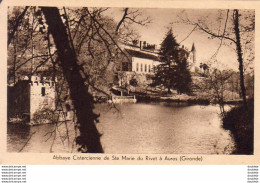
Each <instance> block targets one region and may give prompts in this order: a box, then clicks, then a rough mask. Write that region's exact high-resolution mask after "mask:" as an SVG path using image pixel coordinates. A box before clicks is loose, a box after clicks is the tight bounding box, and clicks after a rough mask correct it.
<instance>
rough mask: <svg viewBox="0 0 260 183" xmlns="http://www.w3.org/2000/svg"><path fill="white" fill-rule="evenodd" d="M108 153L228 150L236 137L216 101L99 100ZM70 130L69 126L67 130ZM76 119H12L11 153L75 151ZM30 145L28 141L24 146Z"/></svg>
mask: <svg viewBox="0 0 260 183" xmlns="http://www.w3.org/2000/svg"><path fill="white" fill-rule="evenodd" d="M95 112H97V113H100V117H99V120H100V122H99V123H98V124H97V128H98V130H99V132H100V133H101V134H102V136H101V143H102V146H103V148H104V152H105V153H116V154H119V153H124V154H135V153H138V154H144V153H149V154H157V153H161V154H189V153H192V154H230V153H231V152H232V150H233V149H234V141H233V138H232V136H231V133H230V131H228V130H225V129H223V128H222V122H221V120H220V118H219V115H218V112H219V109H218V107H217V106H214V105H209V106H200V105H190V106H189V105H184V104H169V103H137V104H122V105H117V106H116V108H113V107H112V108H111V107H110V106H108V104H98V105H96V108H95ZM66 129H68V130H66ZM75 136H77V134H76V132H75V130H74V123H73V122H67V123H66V124H65V123H60V124H57V125H55V124H46V125H39V126H21V125H14V124H8V132H7V150H8V151H9V152H19V151H21V152H76V148H75V146H74V145H73V144H75V143H74V142H75V141H74V140H75ZM25 144H26V145H25Z"/></svg>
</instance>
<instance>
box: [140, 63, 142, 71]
mask: <svg viewBox="0 0 260 183" xmlns="http://www.w3.org/2000/svg"><path fill="white" fill-rule="evenodd" d="M140 71H141V72H143V64H141V69H140Z"/></svg>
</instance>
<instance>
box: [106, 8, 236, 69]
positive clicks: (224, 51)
mask: <svg viewBox="0 0 260 183" xmlns="http://www.w3.org/2000/svg"><path fill="white" fill-rule="evenodd" d="M140 10H141V11H142V16H143V17H147V16H149V17H150V18H151V19H152V23H150V24H148V25H147V26H140V25H135V27H134V28H135V29H136V30H137V31H138V33H139V34H140V40H141V41H146V42H148V43H150V44H157V45H158V47H160V43H161V42H162V41H163V39H164V37H165V35H166V33H167V31H168V30H169V27H172V29H173V34H174V36H175V37H176V40H177V42H181V41H182V40H183V39H185V38H186V37H187V36H188V35H189V34H190V32H191V31H192V29H193V28H194V26H193V25H187V24H183V23H177V21H178V20H179V18H178V15H181V14H182V13H183V11H185V13H186V15H187V16H188V17H189V18H190V19H192V20H193V19H194V20H195V19H197V18H200V17H204V18H206V19H207V21H209V22H211V23H212V25H216V22H214V21H216V16H217V14H218V10H201V9H196V10H195V9H194V10H192V9H186V10H184V9H170V8H169V9H159V8H154V9H148V8H147V9H140ZM106 14H107V16H110V17H113V18H114V20H115V21H116V22H119V21H120V19H121V18H122V16H123V12H122V8H121V9H119V8H111V9H109V10H107V12H106ZM182 15H183V14H182ZM224 17H225V16H224ZM224 22H225V21H223V25H224ZM222 29H223V30H224V26H223V27H220V31H223V30H222ZM193 43H194V44H195V48H196V51H197V53H196V54H197V61H198V62H203V63H206V62H207V61H208V60H210V58H211V57H212V56H213V55H214V53H215V52H216V51H217V49H218V47H219V44H220V40H218V39H208V35H207V34H206V33H202V32H199V31H194V32H192V34H191V35H190V36H189V37H188V38H187V39H185V41H183V42H182V43H181V45H184V46H185V47H187V48H188V49H191V47H192V44H193ZM217 59H218V61H219V62H220V63H221V64H219V67H220V68H221V67H222V68H230V69H233V70H238V63H237V56H236V52H235V51H234V49H231V48H230V47H227V46H222V47H221V48H220V50H219V52H218V55H217Z"/></svg>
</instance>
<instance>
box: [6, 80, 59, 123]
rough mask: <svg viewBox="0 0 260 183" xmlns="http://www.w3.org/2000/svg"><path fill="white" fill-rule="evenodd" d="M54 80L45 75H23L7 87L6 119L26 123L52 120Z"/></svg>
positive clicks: (54, 106)
mask: <svg viewBox="0 0 260 183" xmlns="http://www.w3.org/2000/svg"><path fill="white" fill-rule="evenodd" d="M55 85H56V82H55V81H52V80H51V79H50V78H47V77H39V76H31V77H30V78H29V77H27V76H25V77H24V78H23V79H22V80H19V81H18V82H17V83H16V84H15V85H14V86H12V87H8V120H9V122H21V121H22V122H24V123H28V124H43V123H50V122H52V120H54V119H53V118H54V116H55V115H54V110H55V108H56V105H55V98H56V97H55Z"/></svg>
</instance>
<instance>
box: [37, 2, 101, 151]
mask: <svg viewBox="0 0 260 183" xmlns="http://www.w3.org/2000/svg"><path fill="white" fill-rule="evenodd" d="M41 9H42V11H43V14H44V16H45V18H46V23H47V24H48V29H49V31H50V33H51V34H52V36H53V40H54V43H55V45H56V48H57V51H58V56H59V61H60V64H61V67H62V70H63V74H64V77H65V78H66V81H67V82H68V85H69V89H70V95H71V99H72V102H73V105H74V108H75V110H76V115H77V120H78V121H77V124H78V128H79V131H80V136H78V137H77V139H76V143H77V144H78V145H79V146H80V148H79V150H81V151H82V152H90V153H102V152H103V149H102V146H101V143H100V134H99V133H98V131H97V128H96V125H95V122H97V117H98V116H97V115H96V114H94V112H93V108H94V106H93V98H92V96H91V94H90V93H89V92H88V88H87V86H85V84H84V79H83V78H82V76H81V74H80V70H79V65H78V64H77V57H76V53H75V52H74V51H73V49H72V48H71V46H70V44H69V39H68V35H67V32H66V27H65V26H64V24H63V22H62V20H61V16H60V13H59V10H58V8H56V7H42V8H41Z"/></svg>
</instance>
